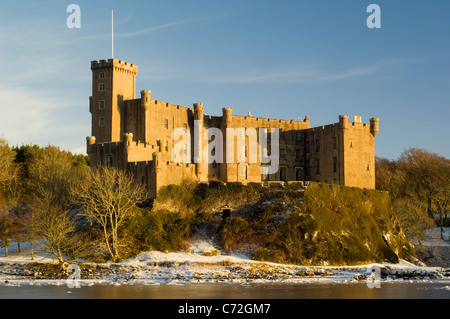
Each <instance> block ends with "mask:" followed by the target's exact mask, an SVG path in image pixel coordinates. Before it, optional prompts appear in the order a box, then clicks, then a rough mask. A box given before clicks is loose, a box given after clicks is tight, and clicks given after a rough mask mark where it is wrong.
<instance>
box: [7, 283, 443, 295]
mask: <svg viewBox="0 0 450 319" xmlns="http://www.w3.org/2000/svg"><path fill="white" fill-rule="evenodd" d="M10 298H12V299H53V298H56V299H450V285H449V282H444V283H443V282H433V283H430V282H413V283H382V285H381V288H378V289H377V288H372V289H370V288H368V287H367V285H366V284H365V283H355V284H343V283H336V284H245V285H244V284H192V283H190V284H186V285H167V284H161V285H140V284H139V285H137V284H136V285H120V286H114V285H93V286H82V287H81V288H73V289H69V288H68V287H67V286H66V285H59V286H55V285H46V286H44V285H42V286H30V285H24V286H18V287H16V286H0V299H10Z"/></svg>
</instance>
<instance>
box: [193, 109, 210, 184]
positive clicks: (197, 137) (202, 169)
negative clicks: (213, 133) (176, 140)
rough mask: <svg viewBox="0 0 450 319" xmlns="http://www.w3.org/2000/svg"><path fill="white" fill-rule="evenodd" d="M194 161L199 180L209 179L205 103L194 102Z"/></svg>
mask: <svg viewBox="0 0 450 319" xmlns="http://www.w3.org/2000/svg"><path fill="white" fill-rule="evenodd" d="M194 120H195V123H194V163H195V172H196V174H197V178H198V179H199V181H205V180H207V164H206V163H204V161H203V104H202V103H195V104H194Z"/></svg>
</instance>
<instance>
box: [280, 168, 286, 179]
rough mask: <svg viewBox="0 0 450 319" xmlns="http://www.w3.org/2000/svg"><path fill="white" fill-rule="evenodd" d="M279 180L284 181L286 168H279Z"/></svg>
mask: <svg viewBox="0 0 450 319" xmlns="http://www.w3.org/2000/svg"><path fill="white" fill-rule="evenodd" d="M280 181H283V182H285V181H286V168H284V167H283V168H280Z"/></svg>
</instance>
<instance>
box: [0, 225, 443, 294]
mask: <svg viewBox="0 0 450 319" xmlns="http://www.w3.org/2000/svg"><path fill="white" fill-rule="evenodd" d="M438 230H439V229H438ZM448 230H449V229H446V232H445V234H446V236H448V234H449V233H450V232H449V231H448ZM436 232H437V231H436V230H435V229H432V230H430V232H429V236H430V239H429V240H428V241H427V243H428V244H441V245H446V244H447V243H445V241H442V239H439V238H440V232H437V234H438V236H439V238H437V237H436ZM447 238H448V237H447ZM21 250H22V252H18V251H17V245H16V244H15V243H12V244H11V245H10V246H9V249H8V252H9V257H3V256H4V249H3V250H0V256H1V257H0V285H10V286H11V285H12V286H14V285H63V284H66V283H67V282H66V280H65V279H59V280H53V279H51V278H48V276H47V277H45V276H44V275H43V274H42V273H39V272H37V271H36V270H31V271H30V270H29V269H27V268H26V266H27V265H32V263H35V262H39V263H56V261H55V260H54V259H53V258H51V256H49V255H46V254H44V253H43V252H42V251H38V250H37V251H36V252H35V260H31V258H30V255H29V245H28V244H26V243H22V244H21ZM80 266H81V267H82V276H81V278H82V284H83V285H94V284H114V285H120V284H134V283H136V284H145V285H151V284H160V283H165V284H180V283H181V284H184V283H196V282H203V283H207V282H227V283H250V282H251V283H342V282H346V283H349V282H350V283H352V282H360V281H364V280H366V278H367V277H368V276H369V275H370V273H371V270H372V268H376V269H380V274H381V276H382V280H383V281H397V280H399V281H405V280H409V281H411V280H414V281H415V280H419V281H431V280H433V281H436V280H438V281H445V282H450V269H444V268H440V267H425V266H417V265H414V264H412V263H409V262H407V261H404V260H401V261H400V262H399V263H398V264H368V265H359V266H345V267H344V266H297V265H285V264H277V263H270V262H259V261H254V260H251V259H250V258H249V257H248V256H245V255H236V254H230V255H228V254H224V253H223V252H220V251H219V249H218V248H217V247H215V245H214V243H213V241H212V240H211V239H209V238H207V237H205V236H199V237H196V238H193V240H192V242H191V246H190V247H189V248H188V249H187V250H186V251H182V252H158V251H148V252H142V253H140V254H139V255H138V256H136V257H133V258H130V259H127V260H125V261H123V262H120V263H116V264H113V263H104V264H94V263H88V262H87V263H84V264H80ZM60 278H65V277H64V276H62V277H61V276H60Z"/></svg>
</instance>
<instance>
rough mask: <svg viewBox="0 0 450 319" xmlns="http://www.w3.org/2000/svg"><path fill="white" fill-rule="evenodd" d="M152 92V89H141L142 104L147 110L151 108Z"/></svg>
mask: <svg viewBox="0 0 450 319" xmlns="http://www.w3.org/2000/svg"><path fill="white" fill-rule="evenodd" d="M151 94H152V91H149V90H142V91H141V106H142V108H144V109H145V110H146V111H147V110H148V109H149V108H150V96H151Z"/></svg>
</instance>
